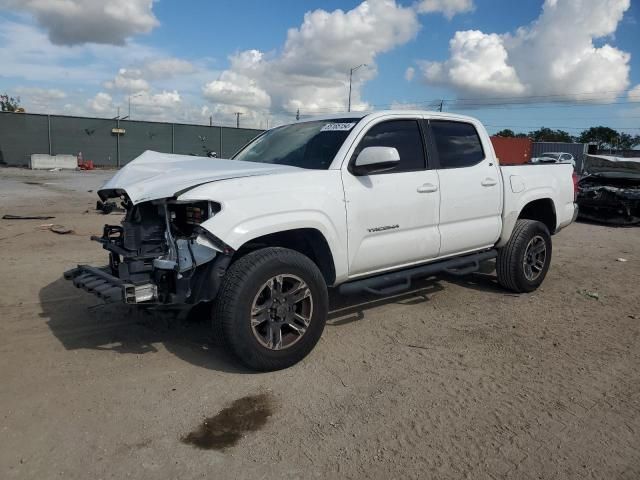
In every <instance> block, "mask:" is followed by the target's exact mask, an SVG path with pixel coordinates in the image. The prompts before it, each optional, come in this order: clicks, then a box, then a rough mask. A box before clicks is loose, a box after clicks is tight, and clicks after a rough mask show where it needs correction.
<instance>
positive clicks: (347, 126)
mask: <svg viewBox="0 0 640 480" xmlns="http://www.w3.org/2000/svg"><path fill="white" fill-rule="evenodd" d="M354 125H355V123H327V124H326V125H325V126H324V127H322V128H321V129H320V131H321V132H348V131H349V130H351V129H352V128H353V126H354Z"/></svg>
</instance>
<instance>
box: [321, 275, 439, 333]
mask: <svg viewBox="0 0 640 480" xmlns="http://www.w3.org/2000/svg"><path fill="white" fill-rule="evenodd" d="M441 290H444V288H443V287H442V285H440V283H439V281H438V280H437V279H435V278H433V277H429V278H425V279H420V280H416V281H414V282H413V284H412V288H411V289H410V290H408V291H406V292H402V293H399V294H396V295H387V296H379V295H373V294H370V293H362V294H359V295H349V296H344V295H340V294H339V293H338V292H337V291H330V292H329V316H328V318H327V325H328V326H331V327H337V326H341V325H346V324H349V323H353V322H357V321H359V320H363V319H364V318H365V313H366V311H367V310H371V309H374V308H377V307H381V306H383V305H389V304H393V303H395V304H403V305H417V304H420V303H425V302H428V301H429V295H432V294H434V293H437V292H439V291H441Z"/></svg>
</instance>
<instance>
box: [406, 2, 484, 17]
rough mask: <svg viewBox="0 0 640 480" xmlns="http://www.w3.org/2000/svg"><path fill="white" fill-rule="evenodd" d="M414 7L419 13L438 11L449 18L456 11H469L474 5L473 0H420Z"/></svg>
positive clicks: (456, 12)
mask: <svg viewBox="0 0 640 480" xmlns="http://www.w3.org/2000/svg"><path fill="white" fill-rule="evenodd" d="M416 8H417V9H418V12H419V13H435V12H440V13H442V14H443V15H444V16H445V17H447V18H448V19H449V20H450V19H452V18H453V17H454V15H456V14H458V13H466V12H471V11H472V10H473V9H474V8H475V6H474V5H473V0H421V1H420V2H418V3H417V5H416Z"/></svg>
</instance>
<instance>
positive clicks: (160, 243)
mask: <svg viewBox="0 0 640 480" xmlns="http://www.w3.org/2000/svg"><path fill="white" fill-rule="evenodd" d="M120 195H121V198H122V199H123V202H122V205H123V207H124V208H125V210H126V214H125V217H124V219H123V221H122V223H121V225H105V226H104V229H103V233H102V236H100V237H97V236H94V237H91V239H92V240H95V241H97V242H99V243H101V244H102V246H103V248H104V249H105V250H107V251H108V252H109V264H108V265H106V266H104V267H92V266H88V265H78V267H77V268H74V269H72V270H69V271H67V272H65V274H64V276H65V278H67V279H69V280H72V281H73V283H74V285H75V286H76V287H79V288H83V289H85V290H87V291H89V292H91V293H94V294H95V295H97V296H98V297H100V298H102V299H103V300H105V301H106V302H124V303H128V304H140V305H179V304H196V303H198V302H201V301H208V300H212V299H213V298H215V295H216V293H217V290H218V287H219V284H220V279H221V278H222V276H223V275H224V272H225V271H226V268H227V266H228V265H229V262H230V260H231V256H232V254H233V250H232V249H231V248H230V247H228V246H227V245H225V244H224V243H223V242H222V241H220V240H219V239H218V238H216V237H215V236H214V235H212V234H211V233H210V232H209V231H207V230H206V229H204V228H202V226H201V224H202V223H204V222H205V221H206V220H208V219H210V218H212V217H213V216H215V215H216V213H218V212H219V211H220V205H219V204H217V203H215V202H210V201H200V202H189V203H182V202H178V201H176V200H173V199H159V200H152V201H147V202H142V203H138V204H135V205H134V204H133V203H132V202H131V201H130V200H129V199H128V197H127V196H126V194H125V193H124V192H120Z"/></svg>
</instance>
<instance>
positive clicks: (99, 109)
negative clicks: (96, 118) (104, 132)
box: [87, 92, 114, 115]
mask: <svg viewBox="0 0 640 480" xmlns="http://www.w3.org/2000/svg"><path fill="white" fill-rule="evenodd" d="M87 106H88V107H89V109H90V110H91V111H92V112H93V113H96V114H98V115H104V114H105V113H112V112H114V107H113V98H111V95H109V94H108V93H105V92H98V93H97V94H96V96H95V97H93V98H92V99H90V100H89V101H88V102H87Z"/></svg>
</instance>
